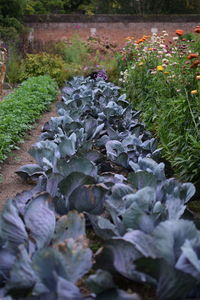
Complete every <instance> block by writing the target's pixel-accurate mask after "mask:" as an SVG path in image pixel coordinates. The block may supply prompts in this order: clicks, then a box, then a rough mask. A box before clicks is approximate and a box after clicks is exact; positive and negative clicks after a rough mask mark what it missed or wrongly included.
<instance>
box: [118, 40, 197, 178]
mask: <svg viewBox="0 0 200 300" xmlns="http://www.w3.org/2000/svg"><path fill="white" fill-rule="evenodd" d="M186 37H188V38H189V40H185V38H186ZM191 38H192V40H191ZM199 45H200V41H199V37H196V41H195V42H194V40H193V35H192V34H187V35H184V39H183V40H181V39H178V40H177V41H175V43H174V44H172V45H171V46H169V45H168V44H166V46H165V42H164V40H163V37H161V38H160V37H157V39H156V40H155V41H154V42H152V41H148V42H145V43H140V44H137V43H136V44H133V43H129V44H128V45H127V48H126V51H125V52H126V53H124V54H123V55H122V56H121V57H120V58H119V66H120V69H121V70H123V71H122V72H121V75H122V78H121V79H120V81H121V82H122V84H123V86H124V90H125V91H126V92H127V93H128V96H129V97H130V99H131V102H132V103H133V105H134V107H136V108H137V109H139V110H141V111H142V117H143V120H144V121H145V123H146V124H147V126H148V128H149V129H150V130H152V131H153V132H154V133H155V134H156V135H157V136H158V137H159V140H160V146H161V147H162V149H163V155H164V156H165V158H167V159H168V160H169V161H170V162H171V164H172V166H173V167H174V169H175V172H176V175H177V176H179V177H181V178H182V179H183V180H186V181H187V180H189V181H193V182H194V183H199V182H200V180H199V164H200V158H199V149H200V136H199V129H200V122H199V113H200V110H199V105H200V96H199V88H200V86H199V80H197V79H196V75H198V72H197V67H196V66H194V64H193V62H194V60H189V59H187V56H188V54H189V53H190V52H193V51H196V52H198V51H199V49H200V48H199ZM166 49H167V50H166ZM196 52H195V53H196ZM193 53H194V52H193ZM191 91H194V92H195V93H196V94H194V95H193V94H192V93H191Z"/></svg>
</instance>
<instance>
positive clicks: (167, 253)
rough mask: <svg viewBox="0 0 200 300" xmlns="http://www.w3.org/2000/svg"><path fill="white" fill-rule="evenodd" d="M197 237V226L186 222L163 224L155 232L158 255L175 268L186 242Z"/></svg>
mask: <svg viewBox="0 0 200 300" xmlns="http://www.w3.org/2000/svg"><path fill="white" fill-rule="evenodd" d="M197 236H198V231H197V229H196V227H195V225H194V224H193V223H192V222H189V221H185V220H178V221H165V222H162V223H160V224H159V225H158V226H157V227H156V228H155V230H154V232H153V238H154V241H155V245H156V248H157V249H158V255H159V256H160V257H162V258H164V259H165V260H166V261H167V262H168V263H169V264H170V265H172V266H175V264H176V262H177V260H178V258H179V257H180V255H181V247H182V246H183V244H184V242H185V240H186V239H187V240H192V239H195V238H196V237H197Z"/></svg>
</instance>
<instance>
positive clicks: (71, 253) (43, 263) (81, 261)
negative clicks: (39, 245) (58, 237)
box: [33, 239, 92, 291]
mask: <svg viewBox="0 0 200 300" xmlns="http://www.w3.org/2000/svg"><path fill="white" fill-rule="evenodd" d="M91 266H92V252H91V250H90V249H88V248H85V240H84V239H83V240H81V239H80V240H77V241H74V240H73V239H68V240H66V241H65V242H64V243H60V244H57V245H56V246H54V248H46V249H42V250H40V251H39V252H37V253H36V255H35V256H34V259H33V267H34V269H35V271H36V273H37V275H38V276H39V277H40V278H41V280H42V282H43V283H44V284H45V285H46V286H47V287H48V288H49V289H50V290H51V291H54V290H55V289H56V285H57V281H56V278H55V274H57V275H58V276H60V277H62V278H64V279H66V280H69V281H70V282H72V283H75V282H76V281H77V280H78V279H80V278H81V277H82V276H83V275H84V274H86V273H87V272H88V271H89V269H90V268H91Z"/></svg>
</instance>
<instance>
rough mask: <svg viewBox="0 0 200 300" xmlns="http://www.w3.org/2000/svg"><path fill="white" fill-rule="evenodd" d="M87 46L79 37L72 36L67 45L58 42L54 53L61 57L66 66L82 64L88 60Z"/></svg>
mask: <svg viewBox="0 0 200 300" xmlns="http://www.w3.org/2000/svg"><path fill="white" fill-rule="evenodd" d="M88 50H89V49H88V46H87V44H86V42H85V41H83V40H82V39H81V38H80V37H79V36H77V35H75V36H73V37H72V38H71V39H70V41H69V42H68V43H65V42H58V43H57V44H56V45H55V51H56V52H57V53H58V54H59V55H61V56H62V58H63V59H64V61H65V62H66V63H68V64H70V63H76V64H82V62H83V61H85V62H86V61H87V60H88Z"/></svg>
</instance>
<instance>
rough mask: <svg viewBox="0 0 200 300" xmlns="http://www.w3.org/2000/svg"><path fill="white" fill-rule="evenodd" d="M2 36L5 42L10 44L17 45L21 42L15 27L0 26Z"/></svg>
mask: <svg viewBox="0 0 200 300" xmlns="http://www.w3.org/2000/svg"><path fill="white" fill-rule="evenodd" d="M0 35H1V39H2V40H3V41H6V42H8V43H16V42H17V41H18V40H19V35H18V32H17V30H16V29H15V28H14V27H3V26H0Z"/></svg>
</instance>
